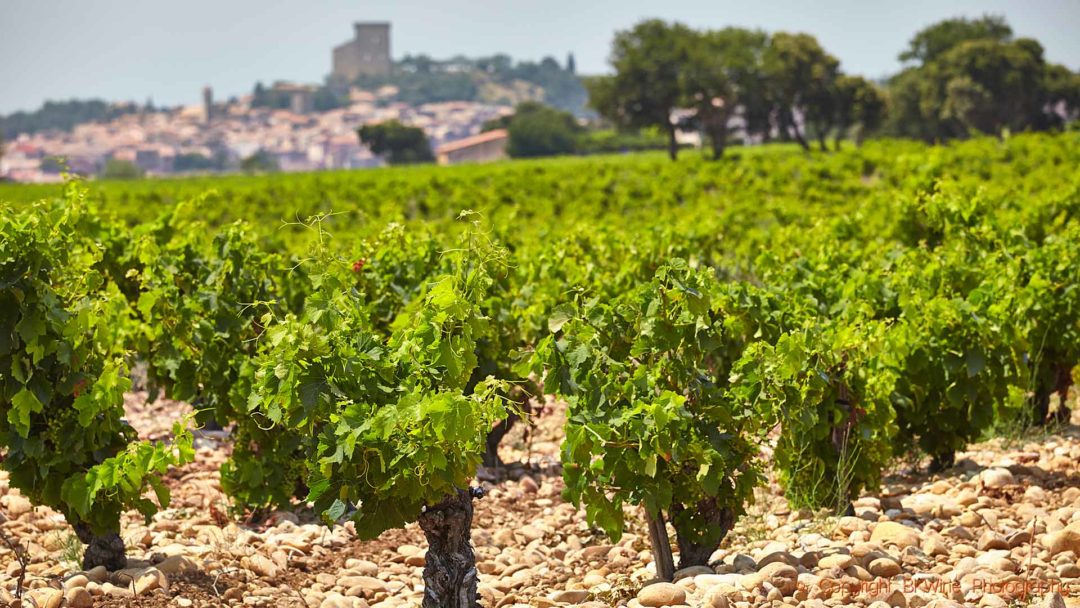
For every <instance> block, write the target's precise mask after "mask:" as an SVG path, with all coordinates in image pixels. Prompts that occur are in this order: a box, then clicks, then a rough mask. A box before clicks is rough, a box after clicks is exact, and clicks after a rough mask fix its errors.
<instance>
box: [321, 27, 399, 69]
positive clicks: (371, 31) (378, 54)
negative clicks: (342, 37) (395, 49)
mask: <svg viewBox="0 0 1080 608" xmlns="http://www.w3.org/2000/svg"><path fill="white" fill-rule="evenodd" d="M353 28H354V29H355V37H354V38H353V39H352V40H350V41H348V42H346V43H345V44H342V45H339V46H337V47H334V67H333V71H332V72H331V78H332V79H333V80H334V81H336V82H339V83H351V82H353V81H354V80H356V79H357V78H358V77H360V76H385V75H386V74H389V73H390V70H391V68H392V67H393V65H392V62H391V59H390V24H389V23H387V22H367V23H354V24H353Z"/></svg>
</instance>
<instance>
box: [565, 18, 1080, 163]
mask: <svg viewBox="0 0 1080 608" xmlns="http://www.w3.org/2000/svg"><path fill="white" fill-rule="evenodd" d="M899 57H900V59H901V61H904V62H905V68H904V69H903V70H902V71H901V72H900V73H898V74H896V75H895V76H893V77H891V78H889V79H886V80H885V81H884V82H880V83H878V82H872V81H870V80H868V79H866V78H864V77H862V76H857V75H852V74H846V73H844V71H843V70H842V69H841V67H840V61H839V59H837V58H836V57H835V56H833V55H831V54H830V53H829V52H828V51H827V50H825V48H824V47H822V45H821V44H820V43H819V42H818V40H817V39H816V38H814V36H812V35H810V34H806V33H790V32H776V33H772V34H768V33H766V32H763V31H761V30H751V29H745V28H738V27H728V28H724V29H720V30H699V29H693V28H691V27H688V26H686V25H684V24H681V23H673V22H666V21H662V20H659V19H649V20H645V21H642V22H640V23H638V24H637V25H635V26H634V27H632V28H630V29H628V30H624V31H620V32H617V33H616V35H615V38H614V40H613V42H612V46H611V55H610V59H609V61H610V64H611V67H612V68H613V72H614V73H613V74H612V75H610V76H601V77H595V78H591V79H589V80H588V81H587V83H586V87H587V88H588V90H589V102H590V105H591V106H592V107H593V108H594V109H595V110H596V111H597V112H599V114H600V115H601V116H602V117H603V118H604V119H606V120H607V121H609V122H611V123H612V124H613V125H615V126H617V127H619V128H622V129H630V130H633V129H640V128H644V127H652V128H659V129H661V130H663V131H664V132H665V133H666V134H667V137H668V151H669V155H670V156H671V158H673V159H674V158H676V156H677V154H678V145H677V141H676V132H677V131H678V130H679V129H680V128H696V129H698V130H700V132H701V133H702V134H703V135H704V136H705V138H706V139H707V140H708V143H709V145H710V147H711V149H712V153H713V156H714V157H716V158H719V157H720V156H722V155H723V152H724V148H725V147H727V146H728V145H729V144H730V143H731V142H732V141H733V140H734V139H735V136H736V134H737V133H738V134H741V137H742V139H743V141H761V142H769V141H772V140H784V141H794V142H797V143H798V144H799V145H800V146H802V147H803V148H804V149H806V150H810V149H811V142H812V141H813V140H816V141H817V144H818V146H819V147H820V148H821V149H822V150H825V149H826V148H827V141H828V139H829V138H832V140H833V142H834V146H839V143H840V141H841V140H842V139H845V138H849V137H850V138H852V139H853V140H854V141H855V142H856V143H858V142H860V141H861V139H862V138H863V137H865V136H867V135H868V134H872V133H881V134H885V135H891V136H901V137H913V138H918V139H922V140H924V141H927V142H934V141H942V140H947V139H953V138H959V137H965V136H967V135H968V134H971V133H1001V132H1003V131H1005V130H1009V131H1021V130H1046V129H1053V128H1060V127H1062V126H1064V125H1065V124H1066V123H1068V122H1070V121H1072V120H1075V119H1076V117H1077V113H1078V108H1080V75H1078V74H1077V73H1076V72H1073V71H1072V70H1070V69H1069V68H1067V67H1065V66H1062V65H1058V64H1053V63H1049V62H1047V61H1046V59H1045V57H1044V53H1043V48H1042V45H1040V44H1039V43H1038V42H1037V41H1036V40H1033V39H1030V38H1017V37H1015V36H1014V34H1013V32H1012V28H1010V27H1009V25H1008V24H1007V23H1006V22H1005V20H1004V19H1003V18H1001V17H996V16H984V17H980V18H976V19H967V18H954V19H947V20H945V21H941V22H939V23H936V24H933V25H931V26H929V27H926V28H925V29H923V30H921V31H919V32H917V33H916V34H915V35H914V36H913V37H912V39H911V41H910V43H909V45H908V47H907V48H906V49H905V50H904V51H903V52H902V53H901V54H900V56H899ZM677 110H682V111H683V114H685V118H683V119H678V118H676V116H677Z"/></svg>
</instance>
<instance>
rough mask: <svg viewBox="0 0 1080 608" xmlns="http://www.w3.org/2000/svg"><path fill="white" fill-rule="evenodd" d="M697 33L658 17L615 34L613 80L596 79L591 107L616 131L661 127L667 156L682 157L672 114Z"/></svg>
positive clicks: (679, 95) (680, 95)
mask: <svg viewBox="0 0 1080 608" xmlns="http://www.w3.org/2000/svg"><path fill="white" fill-rule="evenodd" d="M693 39H694V35H693V31H692V30H690V28H688V27H686V26H685V25H682V24H679V23H667V22H664V21H661V20H659V19H650V20H647V21H642V22H640V23H638V24H637V25H635V26H634V27H633V28H631V29H629V30H624V31H620V32H618V33H616V34H615V40H614V41H613V42H612V44H611V57H610V59H609V62H610V63H611V67H612V68H614V70H615V74H614V76H611V77H608V78H601V79H596V80H593V81H592V82H591V83H590V84H589V86H590V88H589V103H590V105H591V106H592V107H593V108H594V109H596V111H598V112H599V113H600V114H601V115H602V116H603V117H604V118H607V119H608V120H610V121H611V122H612V123H614V124H615V125H616V126H618V127H629V128H642V127H659V128H661V129H663V130H664V131H665V132H666V133H667V136H668V155H669V156H670V157H671V159H672V160H675V158H676V157H677V156H678V143H677V142H676V140H675V129H676V127H675V123H674V122H672V120H671V113H672V111H673V110H675V108H676V107H678V104H679V101H680V99H681V97H682V86H681V82H680V77H679V71H680V70H681V69H682V68H683V67H684V66H685V64H686V61H687V56H688V47H689V44H688V43H689V42H691V41H692V40H693Z"/></svg>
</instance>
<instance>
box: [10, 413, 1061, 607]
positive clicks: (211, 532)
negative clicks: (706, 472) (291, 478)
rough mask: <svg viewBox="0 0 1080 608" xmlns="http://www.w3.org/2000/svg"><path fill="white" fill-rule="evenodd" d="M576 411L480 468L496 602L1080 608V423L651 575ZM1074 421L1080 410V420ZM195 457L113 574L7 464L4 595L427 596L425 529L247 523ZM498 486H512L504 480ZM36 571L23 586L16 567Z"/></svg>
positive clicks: (304, 516) (484, 551)
mask: <svg viewBox="0 0 1080 608" xmlns="http://www.w3.org/2000/svg"><path fill="white" fill-rule="evenodd" d="M143 397H144V396H140V395H136V394H133V395H131V396H130V398H129V403H128V409H129V414H130V421H131V422H132V424H133V425H134V426H135V427H136V428H137V429H139V431H140V433H141V434H142V435H143V436H145V437H154V438H157V437H163V436H165V435H167V433H168V429H169V427H170V425H171V422H172V420H174V419H175V418H176V417H177V416H179V415H181V413H183V412H184V411H185V410H186V408H185V406H183V405H182V404H177V403H171V402H155V403H153V404H149V405H147V404H145V403H143V400H144V399H143ZM561 417H562V411H561V409H560V408H559V406H558V405H557V404H551V403H549V404H548V406H547V409H546V411H545V412H543V413H542V415H541V416H539V417H538V419H537V424H536V427H535V429H534V430H533V431H531V432H530V433H525V432H524V430H523V429H522V428H520V427H519V428H517V429H516V430H515V432H514V433H513V434H512V435H511V436H510V437H508V438H507V441H505V442H504V443H505V445H504V448H503V454H502V456H503V459H504V460H505V461H507V462H517V463H520V464H517V465H514V466H511V467H508V468H506V469H504V470H500V471H482V475H481V482H480V483H483V484H484V485H485V486H487V487H488V489H489V492H488V495H487V496H486V497H485V498H484V499H482V500H480V501H479V502H477V503H476V519H475V521H474V529H473V542H474V544H475V546H476V556H477V562H478V568H479V570H480V572H481V585H480V592H481V594H482V597H483V605H484V606H487V607H502V606H510V607H526V606H532V607H547V606H564V605H577V606H592V607H602V606H628V607H631V608H637V607H639V606H645V607H648V606H694V607H698V606H705V607H713V608H725V607H735V608H749V607H751V606H774V607H781V606H805V607H807V608H811V607H818V608H821V607H825V606H828V607H839V606H867V607H869V608H888V607H899V608H920V607H924V606H925V607H928V608H948V607H954V606H980V607H991V608H997V607H1004V606H1026V605H1037V606H1054V607H1058V608H1059V607H1062V606H1080V563H1078V556H1080V486H1078V483H1077V481H1078V477H1080V430H1078V429H1077V427H1075V426H1070V427H1065V428H1063V429H1060V430H1059V431H1056V432H1055V433H1054V434H1050V435H1046V436H1041V437H1032V438H1029V439H1028V440H1025V441H1017V442H1010V443H1005V442H1003V441H1001V440H995V441H993V442H989V443H985V444H980V445H976V446H973V447H972V448H971V449H970V450H969V451H967V452H965V453H962V454H960V455H959V457H958V465H957V467H956V468H955V469H953V470H951V471H948V472H947V473H946V474H944V475H940V476H933V477H928V476H925V475H915V474H903V473H902V472H896V473H895V474H893V475H891V476H890V477H889V478H888V480H887V483H886V484H885V486H884V487H883V488H882V490H881V491H880V492H878V493H875V494H870V495H866V496H863V497H861V498H860V499H859V500H858V501H857V502H856V503H855V512H856V515H855V516H852V517H839V518H836V517H827V516H824V515H815V514H812V513H806V512H791V511H790V510H789V509H788V508H787V506H786V505H785V503H784V501H783V500H782V498H781V497H780V496H779V493H778V490H777V488H776V487H775V486H774V487H771V488H768V489H765V490H762V491H761V492H760V493H759V496H758V500H757V502H756V504H755V505H754V506H753V507H752V508H751V511H750V513H749V514H747V515H746V516H745V517H743V518H742V519H741V521H740V522H739V524H738V526H737V527H736V530H735V531H734V532H733V533H732V534H730V535H729V537H728V538H727V539H726V540H725V542H724V545H723V547H722V548H721V549H720V550H718V551H717V552H716V553H715V554H714V556H713V558H714V567H712V568H694V569H689V570H685V571H680V572H679V573H678V574H677V577H676V578H677V581H676V582H675V583H674V584H668V583H654V584H649V583H650V581H651V579H652V578H653V575H654V571H653V569H652V566H651V564H650V563H649V562H650V553H649V551H648V547H647V543H646V541H645V532H644V525H643V522H642V521H641V519H640V513H638V512H636V511H628V513H627V514H628V521H630V522H631V523H630V533H628V534H626V535H624V536H623V538H622V539H621V540H619V541H618V542H617V543H612V542H611V541H610V540H608V539H607V538H605V537H604V536H603V535H602V534H600V533H598V532H597V531H595V530H591V529H590V528H589V527H588V525H586V523H585V516H584V512H583V510H581V509H577V508H575V507H574V506H573V505H570V504H568V503H566V502H564V501H563V500H562V498H561V497H560V490H561V489H562V482H561V479H560V477H559V468H558V443H559V440H560V425H561ZM1074 421H1075V420H1074ZM198 444H199V450H198V459H197V462H196V463H194V464H192V465H189V466H187V467H184V468H183V469H181V470H179V471H176V472H174V473H173V474H172V475H171V476H170V478H169V480H168V485H169V486H170V488H171V489H172V494H173V503H172V505H171V506H170V508H169V509H167V510H165V511H163V512H161V513H159V514H158V515H157V516H156V517H155V518H154V519H153V521H152V522H151V523H150V524H149V525H147V524H146V523H145V522H144V521H143V520H142V519H141V518H139V517H136V516H130V517H128V518H127V519H126V520H125V521H124V526H123V532H122V536H123V538H124V540H125V543H126V544H127V547H128V555H129V557H130V558H131V559H130V564H129V568H128V569H126V570H123V571H118V572H111V573H110V572H105V571H104V570H97V571H89V572H81V571H80V570H79V568H78V566H77V563H76V562H75V561H74V560H75V559H77V556H78V551H79V549H80V548H79V546H78V543H77V540H76V539H75V536H74V534H73V533H72V532H71V530H70V528H69V527H68V526H67V525H66V524H65V522H64V520H63V518H62V517H61V516H60V515H58V514H57V513H55V512H53V511H51V510H49V509H44V508H36V509H35V508H33V507H32V506H31V505H30V503H29V502H28V501H27V500H26V499H25V498H24V497H22V496H21V495H20V494H19V493H18V491H17V490H14V489H10V488H9V487H8V482H7V478H6V477H5V476H4V474H2V473H0V514H2V517H0V522H2V525H0V529H2V530H3V532H4V534H5V536H6V537H7V539H9V540H10V542H11V543H12V544H17V545H18V546H19V547H20V552H21V553H22V554H23V555H24V557H25V560H24V561H27V562H28V563H27V565H26V567H25V572H24V568H23V565H22V564H21V560H20V559H18V556H17V555H16V553H15V552H14V551H13V550H12V549H11V548H10V547H2V546H0V603H2V602H9V603H10V604H11V605H13V606H19V605H20V603H19V600H17V599H14V595H15V594H16V592H17V591H18V590H20V589H21V590H22V592H23V598H22V604H21V605H23V606H36V607H37V608H58V607H60V606H69V607H72V608H89V607H91V606H94V607H114V606H116V607H118V606H148V607H159V606H180V607H185V608H186V607H200V606H241V605H250V606H274V607H278V606H281V607H288V606H298V607H307V608H366V607H371V608H375V607H380V608H393V607H396V606H417V605H419V602H420V599H421V597H422V582H421V570H422V567H423V564H424V548H425V547H424V537H423V534H422V533H421V532H420V530H419V528H418V527H417V526H415V525H410V526H409V527H408V528H406V529H404V530H393V531H389V532H387V533H385V534H383V535H382V536H381V537H380V538H378V539H377V540H374V541H368V542H361V541H360V540H358V539H357V538H356V536H355V534H354V533H353V529H352V527H351V524H349V525H345V526H339V527H336V528H334V529H328V528H326V527H324V526H322V525H319V524H318V523H316V522H315V519H314V517H313V516H312V514H311V513H310V512H303V511H301V512H299V513H296V514H293V513H284V512H279V513H272V514H270V515H269V516H267V517H265V518H263V519H260V520H254V519H250V518H249V519H247V520H240V521H238V520H236V519H234V518H233V517H232V514H231V512H230V509H229V505H228V501H227V500H226V498H225V496H224V495H223V494H222V493H221V487H220V484H219V478H218V472H217V469H218V466H219V465H220V463H221V461H222V460H223V459H224V458H225V456H226V455H227V453H228V449H229V446H228V444H227V442H225V441H224V440H223V439H221V438H215V437H213V436H206V437H203V438H201V439H199V440H198ZM496 480H499V481H496ZM20 579H21V580H20Z"/></svg>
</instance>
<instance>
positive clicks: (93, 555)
mask: <svg viewBox="0 0 1080 608" xmlns="http://www.w3.org/2000/svg"><path fill="white" fill-rule="evenodd" d="M72 527H73V528H74V529H75V536H77V537H79V540H80V541H82V543H83V544H84V545H86V549H85V550H84V551H83V561H82V567H83V570H89V569H91V568H96V567H98V566H105V569H107V570H109V571H110V572H111V571H113V570H123V569H124V568H126V567H127V555H126V554H125V553H124V540H123V539H122V538H120V534H119V533H117V532H112V533H109V534H106V535H104V536H98V535H96V534H94V532H93V530H91V529H90V526H88V525H86V524H84V523H77V524H75V525H74V526H72Z"/></svg>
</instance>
